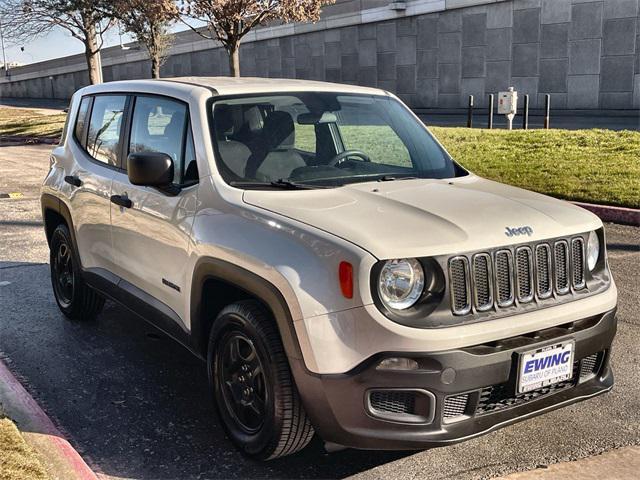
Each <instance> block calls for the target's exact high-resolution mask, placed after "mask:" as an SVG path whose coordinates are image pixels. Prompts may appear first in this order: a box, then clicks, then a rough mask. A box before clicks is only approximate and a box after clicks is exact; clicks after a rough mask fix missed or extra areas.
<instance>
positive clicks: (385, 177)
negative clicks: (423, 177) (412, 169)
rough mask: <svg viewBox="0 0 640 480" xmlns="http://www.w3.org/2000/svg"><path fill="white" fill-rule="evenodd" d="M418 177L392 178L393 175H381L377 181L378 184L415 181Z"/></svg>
mask: <svg viewBox="0 0 640 480" xmlns="http://www.w3.org/2000/svg"><path fill="white" fill-rule="evenodd" d="M419 178H420V177H394V176H393V175H383V176H382V177H380V178H379V179H378V181H379V182H393V181H395V180H417V179H419Z"/></svg>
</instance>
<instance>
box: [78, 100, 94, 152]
mask: <svg viewBox="0 0 640 480" xmlns="http://www.w3.org/2000/svg"><path fill="white" fill-rule="evenodd" d="M90 105H91V97H83V98H82V100H81V101H80V106H79V107H78V117H77V118H76V126H75V129H74V135H75V137H76V140H78V142H80V145H82V146H83V147H84V146H85V144H86V141H87V136H86V134H85V126H86V124H87V116H88V114H89V106H90Z"/></svg>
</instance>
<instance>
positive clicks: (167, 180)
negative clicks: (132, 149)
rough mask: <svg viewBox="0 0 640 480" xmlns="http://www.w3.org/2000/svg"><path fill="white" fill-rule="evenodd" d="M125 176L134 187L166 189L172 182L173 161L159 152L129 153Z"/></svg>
mask: <svg viewBox="0 0 640 480" xmlns="http://www.w3.org/2000/svg"><path fill="white" fill-rule="evenodd" d="M127 175H128V176H129V181H130V182H131V183H132V184H134V185H142V186H146V187H166V186H167V185H170V184H171V182H173V160H172V159H171V157H170V156H169V155H167V154H166V153H161V152H139V153H130V154H129V156H128V157H127Z"/></svg>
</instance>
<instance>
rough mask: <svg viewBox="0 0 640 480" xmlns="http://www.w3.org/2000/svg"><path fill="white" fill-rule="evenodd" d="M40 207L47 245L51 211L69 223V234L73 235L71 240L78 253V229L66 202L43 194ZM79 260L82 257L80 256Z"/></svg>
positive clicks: (48, 194)
mask: <svg viewBox="0 0 640 480" xmlns="http://www.w3.org/2000/svg"><path fill="white" fill-rule="evenodd" d="M40 205H41V207H42V223H43V224H44V233H45V236H46V237H47V243H48V242H49V237H48V236H47V217H46V212H47V210H51V211H53V212H56V213H57V214H58V215H60V216H61V217H62V218H64V221H65V222H66V223H67V227H69V232H70V233H71V240H73V245H74V247H75V248H76V251H77V245H78V242H77V240H76V229H75V228H74V226H73V219H72V218H71V211H70V210H69V207H68V206H67V204H66V203H64V201H62V200H61V199H60V198H58V197H56V196H55V195H51V194H50V193H43V194H42V195H41V196H40ZM78 259H80V257H79V256H78Z"/></svg>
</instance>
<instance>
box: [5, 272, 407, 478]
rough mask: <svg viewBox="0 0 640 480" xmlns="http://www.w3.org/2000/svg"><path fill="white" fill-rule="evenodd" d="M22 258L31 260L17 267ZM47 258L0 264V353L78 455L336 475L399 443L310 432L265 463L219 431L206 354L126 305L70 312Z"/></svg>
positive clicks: (178, 472)
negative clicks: (298, 446) (330, 441)
mask: <svg viewBox="0 0 640 480" xmlns="http://www.w3.org/2000/svg"><path fill="white" fill-rule="evenodd" d="M27 266H31V267H33V268H24V267H27ZM48 268H49V267H48V265H46V264H28V263H22V264H19V265H17V266H16V268H5V269H3V272H2V273H3V275H2V276H3V279H5V280H7V281H8V282H9V284H7V285H5V286H3V287H1V288H2V290H0V294H1V295H2V298H3V303H5V304H6V306H4V305H3V307H4V308H5V312H7V314H6V315H3V318H2V319H0V338H1V339H2V340H1V342H0V353H2V354H4V355H6V356H7V357H8V358H9V359H10V360H11V368H12V370H14V371H15V373H16V374H18V376H19V377H20V378H21V379H24V380H25V383H26V388H27V389H28V390H29V391H30V392H31V393H32V395H34V397H35V398H36V400H37V401H38V402H39V403H40V404H41V405H42V406H43V408H44V410H45V411H46V412H47V414H49V415H50V416H51V417H52V418H53V420H54V422H55V423H56V424H58V425H59V426H60V427H61V429H62V430H63V431H64V432H66V433H67V434H68V435H69V437H70V438H69V439H70V441H71V443H72V444H73V445H74V446H75V447H76V448H77V449H78V451H79V452H80V453H81V454H82V455H83V457H85V459H86V460H87V462H88V463H89V464H90V465H91V466H92V467H93V468H95V469H96V470H98V471H99V472H100V473H103V474H105V475H107V476H114V477H125V478H136V479H175V478H180V479H190V478H341V477H345V476H349V475H352V474H355V473H358V472H361V471H364V470H368V469H370V468H373V467H375V466H377V465H381V464H384V463H387V462H390V461H393V460H397V459H399V458H402V457H404V456H406V455H408V454H409V453H407V452H372V451H356V450H344V451H341V452H335V453H332V454H327V453H326V452H325V451H324V448H323V445H322V442H321V441H320V440H319V439H318V438H314V440H313V441H312V443H311V444H310V445H309V446H308V447H307V448H306V449H305V450H304V451H302V452H300V453H298V454H296V455H293V456H289V457H285V458H283V459H279V460H274V461H270V462H266V463H260V462H255V461H252V460H250V459H247V458H246V457H244V456H243V455H241V454H240V453H238V451H237V450H235V448H234V447H233V445H232V444H231V443H230V441H229V440H228V439H226V437H225V434H224V432H223V429H222V427H221V426H220V424H219V422H218V419H217V418H216V415H215V409H214V406H213V404H212V401H211V399H210V398H209V395H208V391H207V378H206V369H205V364H204V362H202V361H201V360H199V359H197V358H195V357H194V356H193V355H192V354H191V353H189V352H188V351H187V350H185V349H184V348H183V347H182V346H180V345H178V344H177V343H176V342H174V341H173V340H172V339H170V338H168V337H167V336H166V335H164V334H163V333H161V332H160V331H158V330H156V329H155V328H154V327H152V326H150V325H148V324H146V323H145V322H144V321H142V320H141V319H139V318H138V317H136V316H135V315H134V314H132V313H130V312H129V311H128V310H126V309H125V308H123V307H121V306H118V305H115V304H113V303H111V302H107V304H106V305H105V309H104V311H103V313H102V314H101V315H100V317H99V319H98V321H96V322H91V323H82V322H69V321H68V320H66V319H64V317H63V316H62V314H61V313H60V312H59V311H58V309H57V307H56V305H55V303H54V300H53V296H52V294H51V292H50V285H49V270H48Z"/></svg>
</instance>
